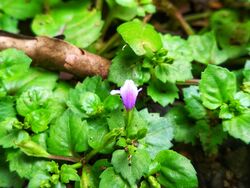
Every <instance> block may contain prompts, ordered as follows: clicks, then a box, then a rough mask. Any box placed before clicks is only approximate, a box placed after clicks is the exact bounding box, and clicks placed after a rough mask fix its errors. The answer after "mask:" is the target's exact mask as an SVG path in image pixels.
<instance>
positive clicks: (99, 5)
mask: <svg viewBox="0 0 250 188" xmlns="http://www.w3.org/2000/svg"><path fill="white" fill-rule="evenodd" d="M102 6H103V0H96V9H97V10H102Z"/></svg>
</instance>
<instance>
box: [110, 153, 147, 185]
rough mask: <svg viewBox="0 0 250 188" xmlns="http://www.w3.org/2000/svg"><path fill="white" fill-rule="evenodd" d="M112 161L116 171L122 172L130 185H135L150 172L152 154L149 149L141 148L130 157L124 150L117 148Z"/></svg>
mask: <svg viewBox="0 0 250 188" xmlns="http://www.w3.org/2000/svg"><path fill="white" fill-rule="evenodd" d="M111 163H112V164H113V166H114V169H115V171H116V172H117V173H120V174H121V176H122V177H123V178H124V179H126V180H127V181H128V182H129V184H130V186H133V185H135V183H136V181H137V180H139V179H140V178H141V177H142V176H143V175H144V173H146V172H148V168H149V164H150V156H149V154H148V152H147V151H145V150H140V149H138V150H137V151H136V152H135V153H134V154H131V156H130V157H129V154H128V153H126V152H125V151H124V150H116V151H115V152H114V153H113V155H112V160H111Z"/></svg>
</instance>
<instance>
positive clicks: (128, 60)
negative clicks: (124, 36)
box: [108, 47, 150, 86]
mask: <svg viewBox="0 0 250 188" xmlns="http://www.w3.org/2000/svg"><path fill="white" fill-rule="evenodd" d="M141 60H142V59H141V58H140V57H138V56H136V55H135V53H134V52H133V51H132V50H131V48H129V47H125V48H124V50H122V51H120V52H119V53H118V55H117V56H116V57H115V58H114V59H113V60H112V64H111V66H110V71H109V77H108V79H109V81H111V82H114V83H116V84H117V85H118V86H122V85H123V84H124V82H125V81H126V80H133V81H135V83H137V84H138V85H142V84H143V83H145V82H147V81H148V80H149V79H150V73H149V70H148V69H144V68H143V67H142V63H141Z"/></svg>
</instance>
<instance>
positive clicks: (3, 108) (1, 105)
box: [0, 97, 16, 122]
mask: <svg viewBox="0 0 250 188" xmlns="http://www.w3.org/2000/svg"><path fill="white" fill-rule="evenodd" d="M11 117H16V110H15V108H14V99H13V98H12V97H4V98H0V122H1V121H3V120H5V119H7V118H11Z"/></svg>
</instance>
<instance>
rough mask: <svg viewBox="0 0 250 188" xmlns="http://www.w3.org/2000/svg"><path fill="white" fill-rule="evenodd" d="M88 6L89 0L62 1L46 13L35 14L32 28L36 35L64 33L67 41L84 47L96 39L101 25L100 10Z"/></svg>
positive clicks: (51, 35)
mask: <svg viewBox="0 0 250 188" xmlns="http://www.w3.org/2000/svg"><path fill="white" fill-rule="evenodd" d="M89 6H90V2H89V1H83V2H79V1H77V2H75V1H71V2H68V3H62V4H60V5H58V6H56V7H54V8H52V9H51V10H50V11H48V12H47V14H37V15H36V17H35V19H34V20H33V22H32V30H33V31H34V32H35V33H36V34H37V35H47V36H50V37H53V36H56V35H58V34H64V35H65V37H66V38H65V39H66V40H67V41H69V42H71V43H72V44H74V45H76V46H79V47H82V48H86V47H88V46H89V45H90V44H92V43H93V42H94V41H95V40H96V39H98V37H99V36H100V34H101V32H100V31H101V29H102V26H103V21H102V20H101V12H100V11H97V10H95V9H92V10H91V11H89V10H88V9H89Z"/></svg>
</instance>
